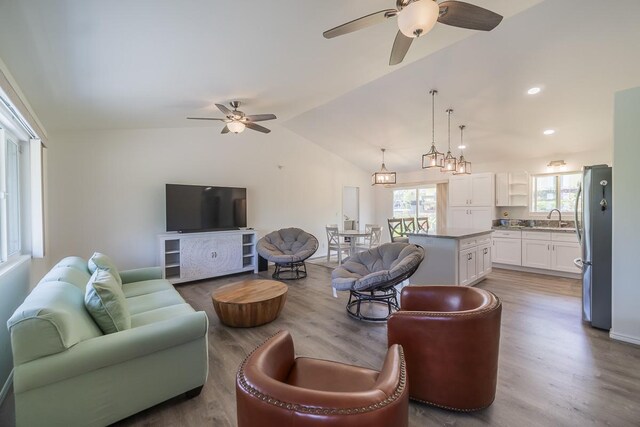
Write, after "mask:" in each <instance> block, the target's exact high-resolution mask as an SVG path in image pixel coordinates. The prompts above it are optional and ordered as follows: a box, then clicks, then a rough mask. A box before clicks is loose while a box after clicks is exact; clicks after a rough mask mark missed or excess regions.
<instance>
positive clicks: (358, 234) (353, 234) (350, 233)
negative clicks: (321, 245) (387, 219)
mask: <svg viewBox="0 0 640 427" xmlns="http://www.w3.org/2000/svg"><path fill="white" fill-rule="evenodd" d="M338 236H340V237H343V238H345V239H344V240H345V242H346V241H347V240H348V241H349V256H351V255H353V254H355V253H356V243H357V242H358V239H359V238H362V237H369V236H371V233H370V232H366V231H360V230H341V231H338Z"/></svg>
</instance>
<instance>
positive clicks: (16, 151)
mask: <svg viewBox="0 0 640 427" xmlns="http://www.w3.org/2000/svg"><path fill="white" fill-rule="evenodd" d="M0 153H1V154H0V262H4V261H6V260H7V259H8V258H9V257H11V256H13V255H17V254H19V253H20V247H21V244H20V242H21V233H20V147H19V145H18V142H17V141H16V140H15V139H14V138H12V137H10V136H8V134H7V133H6V131H3V130H2V129H0Z"/></svg>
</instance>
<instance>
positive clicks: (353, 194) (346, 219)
mask: <svg viewBox="0 0 640 427" xmlns="http://www.w3.org/2000/svg"><path fill="white" fill-rule="evenodd" d="M342 221H343V224H342V228H343V229H344V230H358V229H359V228H360V187H348V186H345V187H342Z"/></svg>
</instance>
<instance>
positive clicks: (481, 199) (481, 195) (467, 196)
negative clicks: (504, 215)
mask: <svg viewBox="0 0 640 427" xmlns="http://www.w3.org/2000/svg"><path fill="white" fill-rule="evenodd" d="M494 202H495V184H494V175H493V174H492V173H476V174H472V175H464V176H452V177H451V178H449V206H451V207H469V206H480V207H492V206H495V203H494Z"/></svg>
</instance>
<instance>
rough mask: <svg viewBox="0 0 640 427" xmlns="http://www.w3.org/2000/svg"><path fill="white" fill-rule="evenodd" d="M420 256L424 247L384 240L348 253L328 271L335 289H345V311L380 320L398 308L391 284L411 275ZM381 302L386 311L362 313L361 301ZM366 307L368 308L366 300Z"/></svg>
mask: <svg viewBox="0 0 640 427" xmlns="http://www.w3.org/2000/svg"><path fill="white" fill-rule="evenodd" d="M423 259H424V249H422V247H420V246H417V245H412V244H409V243H401V242H394V243H385V244H383V245H380V246H378V247H376V248H373V249H369V250H368V251H364V252H359V253H357V254H355V255H353V256H351V257H349V258H348V259H347V260H346V261H345V262H344V263H343V264H342V265H341V266H340V267H338V268H336V269H335V270H333V273H331V286H332V287H333V289H334V291H333V292H334V296H337V294H336V291H349V302H347V313H349V315H350V316H352V317H355V318H357V319H360V320H366V321H372V322H383V321H386V320H387V319H388V318H389V316H391V313H392V312H393V311H394V310H398V309H399V308H400V306H399V304H398V298H397V293H398V291H397V290H396V288H395V286H396V285H398V284H399V283H401V282H403V281H404V280H406V279H408V278H409V277H411V275H412V274H413V273H415V271H416V270H417V269H418V266H419V265H420V263H421V262H422V260H423ZM363 302H369V303H376V304H383V305H385V306H386V307H387V314H386V315H384V316H382V315H380V314H376V313H375V312H369V313H364V312H363V311H362V310H361V309H362V303H363ZM366 307H369V308H371V305H370V304H367V306H366Z"/></svg>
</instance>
